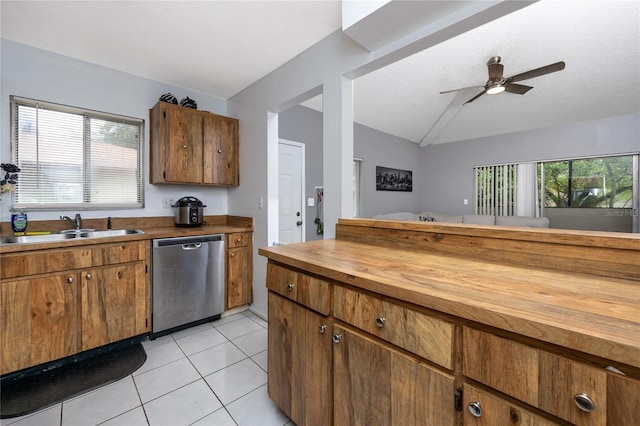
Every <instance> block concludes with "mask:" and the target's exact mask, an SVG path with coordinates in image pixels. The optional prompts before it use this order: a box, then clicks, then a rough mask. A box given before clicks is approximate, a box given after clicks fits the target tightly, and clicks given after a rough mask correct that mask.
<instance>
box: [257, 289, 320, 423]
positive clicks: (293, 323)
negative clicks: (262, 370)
mask: <svg viewBox="0 0 640 426" xmlns="http://www.w3.org/2000/svg"><path fill="white" fill-rule="evenodd" d="M268 298H269V300H268V305H269V306H268V309H269V333H268V334H269V352H268V354H269V355H268V357H269V359H268V369H269V382H268V392H269V397H270V398H271V399H272V400H273V401H274V402H275V403H276V404H277V405H278V407H280V409H282V411H284V412H285V414H287V415H288V416H289V418H290V419H291V420H293V422H294V423H295V424H297V425H299V426H302V425H330V424H332V413H331V402H332V390H331V350H332V348H331V325H330V324H329V322H328V321H329V320H328V318H327V317H325V316H323V315H320V314H318V313H316V312H314V311H312V310H310V309H307V308H305V307H304V306H302V305H299V304H297V303H295V302H292V301H290V300H288V299H286V298H284V297H281V296H279V295H277V294H275V293H273V292H269V295H268Z"/></svg>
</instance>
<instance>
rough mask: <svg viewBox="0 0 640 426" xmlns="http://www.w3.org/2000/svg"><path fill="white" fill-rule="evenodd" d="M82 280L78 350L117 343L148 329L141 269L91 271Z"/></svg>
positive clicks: (136, 266) (124, 266)
mask: <svg viewBox="0 0 640 426" xmlns="http://www.w3.org/2000/svg"><path fill="white" fill-rule="evenodd" d="M81 278H82V304H81V305H82V321H81V324H82V350H87V349H92V348H96V347H98V346H102V345H106V344H109V343H113V342H117V341H119V340H123V339H126V338H129V337H132V336H136V335H138V334H143V333H144V332H145V331H146V330H147V329H148V321H147V318H146V315H144V314H145V310H146V303H145V300H146V288H145V278H146V277H145V265H144V264H143V263H142V262H139V263H130V264H122V265H117V266H111V267H106V268H99V269H93V270H90V271H87V272H83V273H82V274H81Z"/></svg>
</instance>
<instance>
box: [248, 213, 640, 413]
mask: <svg viewBox="0 0 640 426" xmlns="http://www.w3.org/2000/svg"><path fill="white" fill-rule="evenodd" d="M260 254H262V255H264V256H266V257H268V259H269V264H268V271H267V287H268V288H269V395H270V397H271V398H272V399H273V400H274V401H275V402H276V403H277V404H278V405H279V406H280V408H281V409H283V410H284V411H285V412H286V413H287V414H288V415H289V416H290V417H291V418H292V420H293V421H294V422H296V424H422V425H425V424H433V425H458V424H464V425H475V424H477V425H503V424H504V425H514V424H523V425H524V424H532V425H534V424H535V425H547V424H577V425H622V424H634V422H635V421H636V420H637V419H636V416H635V410H636V407H637V406H640V236H638V235H635V234H618V233H603V232H580V231H567V230H554V229H533V228H531V229H529V228H503V227H496V226H469V225H463V224H441V223H433V222H426V223H425V222H408V221H407V222H405V221H385V220H367V219H341V220H340V221H339V223H338V224H337V226H336V238H335V239H330V240H320V241H313V242H308V243H301V244H291V245H285V246H277V247H269V248H262V249H260ZM298 370H300V371H298ZM414 378H415V379H414ZM421 384H422V385H421ZM320 420H322V421H320Z"/></svg>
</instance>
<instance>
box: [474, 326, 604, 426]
mask: <svg viewBox="0 0 640 426" xmlns="http://www.w3.org/2000/svg"><path fill="white" fill-rule="evenodd" d="M463 340H464V346H463V373H464V375H465V376H467V377H470V378H472V379H474V380H477V381H479V382H481V383H484V384H485V385H487V386H490V387H492V388H494V389H497V390H499V391H501V392H503V393H505V394H507V395H510V396H512V397H514V398H516V399H519V400H520V401H524V402H526V403H528V404H530V405H532V406H534V407H536V408H539V409H541V410H544V411H546V412H547V413H550V414H553V415H554V416H557V417H559V418H562V419H565V420H567V421H569V422H571V423H573V424H577V425H584V426H597V425H604V424H606V419H607V392H606V388H607V373H606V371H605V370H604V369H600V368H596V367H594V366H590V365H587V364H584V363H581V362H576V361H573V360H571V359H568V358H565V357H562V356H558V355H555V354H551V353H548V352H546V351H543V350H540V349H537V348H534V347H532V346H528V345H524V344H522V343H518V342H515V341H513V340H510V339H506V338H503V337H500V336H496V335H494V334H491V333H486V332H483V331H479V330H475V329H472V328H469V327H464V333H463ZM580 397H582V398H583V399H585V400H587V399H588V400H590V401H592V402H593V404H594V406H593V407H592V408H591V409H586V410H585V409H581V408H579V407H578V404H577V403H576V402H575V401H576V400H577V399H578V398H580Z"/></svg>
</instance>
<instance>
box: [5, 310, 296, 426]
mask: <svg viewBox="0 0 640 426" xmlns="http://www.w3.org/2000/svg"><path fill="white" fill-rule="evenodd" d="M143 345H144V348H145V351H146V352H147V360H146V362H145V363H144V365H142V367H140V368H139V369H138V370H137V371H135V372H134V373H133V374H132V375H130V376H128V377H126V378H124V379H122V380H120V381H118V382H116V383H112V384H110V385H107V386H104V387H102V388H100V389H96V390H94V391H92V392H89V393H86V394H83V395H80V396H77V397H75V398H72V399H69V400H67V401H64V402H62V403H60V404H57V405H55V406H53V407H50V408H47V409H44V410H42V411H39V412H37V413H34V414H31V415H28V416H24V417H17V418H13V419H4V420H1V421H0V426H6V425H12V426H26V425H32V426H49V425H60V426H71V425H81V426H87V425H105V426H106V425H108V426H116V425H122V426H136V425H151V426H155V425H167V426H178V425H197V426H205V425H207V426H214V425H215V426H218V425H251V426H260V425H265V426H266V425H285V424H286V425H288V426H289V425H293V423H292V422H290V421H289V419H288V418H287V416H286V415H285V414H283V413H282V411H280V410H279V409H278V408H277V407H276V406H275V405H274V404H273V402H271V400H270V399H269V397H268V396H267V323H266V322H265V321H264V320H262V319H261V318H259V317H258V316H256V315H254V314H253V313H251V312H249V311H244V312H241V313H236V314H234V315H230V316H228V317H225V318H223V319H221V320H220V321H214V322H210V323H207V324H203V325H199V326H197V327H192V328H189V329H186V330H182V331H179V332H176V333H173V334H171V335H167V336H163V337H161V338H158V339H156V340H153V341H145V342H143Z"/></svg>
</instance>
